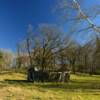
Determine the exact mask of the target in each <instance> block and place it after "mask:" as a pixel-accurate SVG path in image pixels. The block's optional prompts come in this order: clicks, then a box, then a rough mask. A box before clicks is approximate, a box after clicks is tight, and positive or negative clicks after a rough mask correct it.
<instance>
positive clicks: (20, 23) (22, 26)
mask: <svg viewBox="0 0 100 100" xmlns="http://www.w3.org/2000/svg"><path fill="white" fill-rule="evenodd" d="M53 4H54V0H0V48H6V49H12V50H13V51H15V50H16V43H17V42H18V41H20V40H21V39H23V38H24V37H25V34H26V32H27V27H28V24H32V25H33V28H35V27H36V26H37V25H38V24H40V23H53V22H54V18H53V14H52V11H51V9H52V8H53V7H54V5H53Z"/></svg>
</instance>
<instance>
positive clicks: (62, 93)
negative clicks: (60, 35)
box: [0, 72, 100, 100]
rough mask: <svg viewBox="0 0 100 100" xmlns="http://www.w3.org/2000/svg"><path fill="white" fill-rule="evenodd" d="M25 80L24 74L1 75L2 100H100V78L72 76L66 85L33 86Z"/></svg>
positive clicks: (0, 94)
mask: <svg viewBox="0 0 100 100" xmlns="http://www.w3.org/2000/svg"><path fill="white" fill-rule="evenodd" d="M25 79H26V75H24V74H22V73H12V72H10V73H8V72H7V73H2V74H0V100H100V91H99V89H100V76H77V75H72V76H71V82H70V83H66V84H63V83H44V84H42V83H35V84H33V83H28V82H26V81H25ZM22 80H23V81H22ZM95 84H96V85H95ZM94 85H95V86H94Z"/></svg>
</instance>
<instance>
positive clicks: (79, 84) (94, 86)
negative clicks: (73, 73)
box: [5, 79, 100, 91]
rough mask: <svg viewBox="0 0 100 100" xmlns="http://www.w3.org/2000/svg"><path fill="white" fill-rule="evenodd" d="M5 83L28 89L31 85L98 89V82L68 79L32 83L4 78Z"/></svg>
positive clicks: (63, 89) (65, 88) (99, 88)
mask: <svg viewBox="0 0 100 100" xmlns="http://www.w3.org/2000/svg"><path fill="white" fill-rule="evenodd" d="M5 82H6V83H7V84H10V85H15V86H19V85H20V86H23V87H29V88H30V89H31V88H33V86H35V87H37V88H39V89H51V90H55V91H56V90H62V91H73V90H75V91H77V90H82V91H85V90H89V91H91V90H93V91H97V90H99V91H100V82H94V81H93V82H92V81H91V82H88V81H87V82H77V81H70V82H69V83H52V82H48V83H36V82H35V83H33V82H28V81H27V80H7V79H6V80H5Z"/></svg>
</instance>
